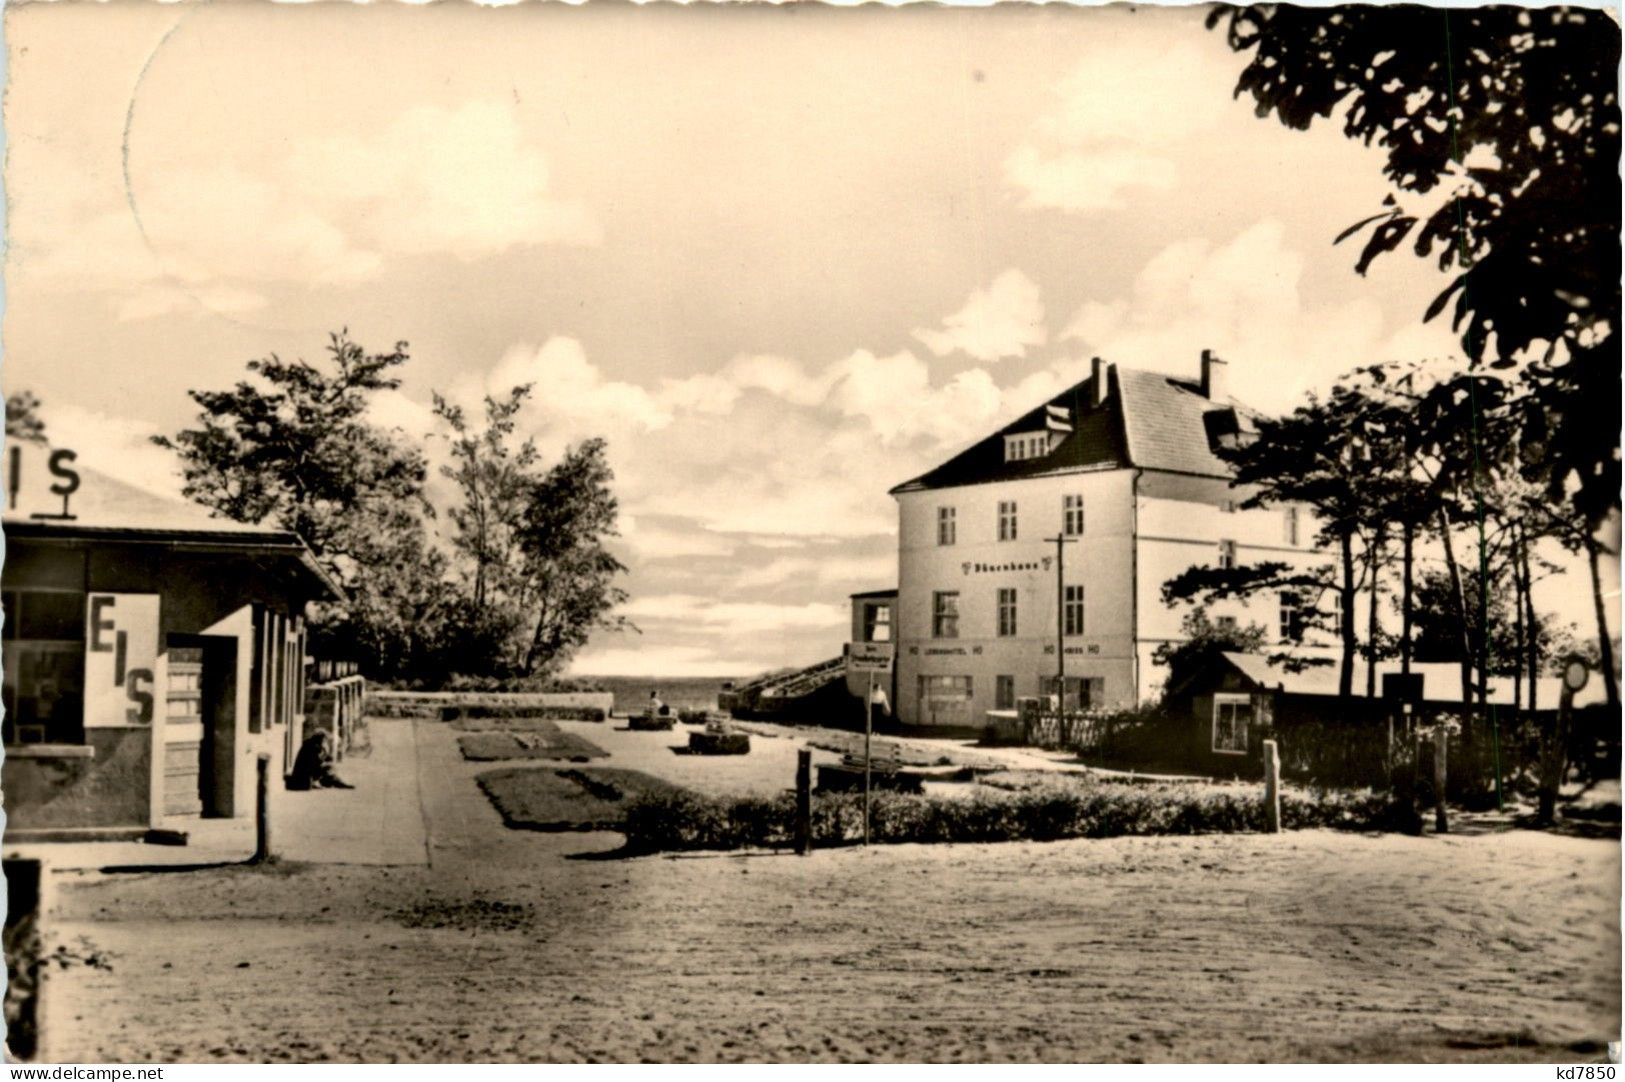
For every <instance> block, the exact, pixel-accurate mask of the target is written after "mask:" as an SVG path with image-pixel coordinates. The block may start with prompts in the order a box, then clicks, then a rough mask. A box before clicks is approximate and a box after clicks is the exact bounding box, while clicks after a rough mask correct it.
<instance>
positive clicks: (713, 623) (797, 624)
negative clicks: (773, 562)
mask: <svg viewBox="0 0 1625 1082" xmlns="http://www.w3.org/2000/svg"><path fill="white" fill-rule="evenodd" d="M617 611H619V612H620V614H621V615H623V616H626V617H627V618H629V619H630V620H632V622H633V623H642V622H654V621H665V620H669V621H674V622H678V623H681V624H683V625H685V626H689V627H693V626H696V625H699V626H708V627H713V628H726V629H728V630H730V631H733V632H735V633H737V634H740V635H749V634H755V633H759V632H768V631H784V630H789V629H812V630H824V629H836V630H839V629H841V628H844V627H845V626H846V625H847V623H848V621H849V620H850V614H849V612H848V611H847V609H846V608H845V607H843V606H840V605H827V604H823V603H819V602H812V603H809V604H806V605H772V604H767V603H765V602H759V601H717V600H715V599H713V598H708V597H699V596H697V595H694V594H659V595H655V596H650V597H635V598H633V599H632V600H630V601H628V602H627V603H626V604H625V605H622V606H621V607H620V609H619V610H617Z"/></svg>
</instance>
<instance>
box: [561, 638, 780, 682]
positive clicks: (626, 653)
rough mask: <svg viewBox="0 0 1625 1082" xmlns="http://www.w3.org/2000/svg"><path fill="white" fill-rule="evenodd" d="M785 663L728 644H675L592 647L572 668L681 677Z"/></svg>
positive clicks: (742, 673)
mask: <svg viewBox="0 0 1625 1082" xmlns="http://www.w3.org/2000/svg"><path fill="white" fill-rule="evenodd" d="M782 664H783V661H782V659H780V660H776V661H769V660H767V659H766V658H765V657H763V656H761V655H751V654H736V653H733V652H732V651H730V650H728V649H727V648H722V649H712V648H710V647H701V646H671V645H661V644H657V643H651V644H649V645H648V646H637V647H625V646H612V647H600V648H593V647H589V648H587V649H586V650H584V651H582V653H581V654H580V655H579V656H578V657H577V658H576V660H575V663H574V664H573V665H571V667H570V672H571V673H572V674H574V675H577V676H647V677H651V678H654V677H665V678H669V679H680V678H683V677H701V676H735V677H741V678H743V677H747V676H754V675H755V674H757V673H760V672H766V671H768V670H770V669H773V668H777V667H779V666H780V665H782Z"/></svg>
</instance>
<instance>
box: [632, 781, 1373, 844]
mask: <svg viewBox="0 0 1625 1082" xmlns="http://www.w3.org/2000/svg"><path fill="white" fill-rule="evenodd" d="M872 808H873V812H872V822H871V827H870V836H871V838H872V840H874V841H877V842H998V841H1022V840H1031V841H1055V840H1060V839H1063V838H1111V837H1120V836H1126V835H1157V834H1163V835H1166V834H1218V833H1238V832H1247V831H1258V830H1262V829H1264V825H1265V824H1264V807H1263V801H1262V800H1261V799H1260V798H1259V797H1258V796H1257V795H1250V794H1249V795H1244V794H1243V793H1240V792H1237V791H1235V790H1229V791H1213V790H1211V789H1210V790H1207V791H1204V790H1202V789H1200V788H1196V787H1192V786H1163V787H1158V788H1152V787H1131V786H1098V787H1095V786H1091V787H1088V788H1083V789H1078V788H1072V789H1061V788H1053V789H1029V790H1025V791H1021V792H1015V793H1009V792H993V791H989V790H982V791H978V792H977V793H975V794H974V795H971V796H969V797H962V798H961V797H939V796H925V795H917V794H903V793H891V792H877V793H875V794H874V795H873V800H872ZM794 817H795V798H794V796H793V795H791V794H784V795H781V796H775V797H709V796H704V795H701V794H699V793H693V792H688V791H682V792H676V793H664V794H656V795H652V796H647V797H640V798H638V799H636V800H634V801H632V802H631V803H630V804H629V805H628V807H627V809H626V817H625V821H624V824H623V826H622V830H623V831H624V832H625V834H626V838H627V847H628V848H629V849H632V850H634V851H638V852H661V851H674V850H684V849H742V848H782V847H786V846H789V845H791V844H792V831H793V829H794ZM1281 819H1282V825H1283V826H1284V827H1286V828H1288V829H1305V828H1313V827H1334V828H1341V829H1355V830H1368V829H1377V828H1383V827H1386V826H1388V825H1389V809H1388V800H1387V798H1386V797H1385V796H1383V795H1380V794H1371V793H1330V794H1324V795H1316V796H1302V795H1297V794H1283V796H1282V801H1281ZM812 835H813V844H814V845H815V846H821V847H830V846H838V845H850V844H853V843H855V842H857V841H858V840H860V839H861V838H862V836H863V798H862V796H861V795H859V794H849V793H829V794H823V793H821V794H817V795H815V796H814V798H813V805H812Z"/></svg>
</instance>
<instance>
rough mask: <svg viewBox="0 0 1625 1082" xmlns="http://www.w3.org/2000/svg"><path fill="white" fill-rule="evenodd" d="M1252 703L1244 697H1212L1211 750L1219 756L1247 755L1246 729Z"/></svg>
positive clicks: (1250, 719)
mask: <svg viewBox="0 0 1625 1082" xmlns="http://www.w3.org/2000/svg"><path fill="white" fill-rule="evenodd" d="M1252 720H1253V701H1252V699H1251V698H1250V697H1248V696H1246V695H1222V694H1221V695H1215V696H1213V750H1214V751H1215V752H1218V753H1219V754H1221V755H1246V754H1247V727H1248V726H1249V725H1251V724H1252Z"/></svg>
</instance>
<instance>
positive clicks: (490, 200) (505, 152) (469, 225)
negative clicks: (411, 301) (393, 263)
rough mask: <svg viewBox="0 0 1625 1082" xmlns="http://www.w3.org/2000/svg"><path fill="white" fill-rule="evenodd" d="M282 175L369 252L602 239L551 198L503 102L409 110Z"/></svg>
mask: <svg viewBox="0 0 1625 1082" xmlns="http://www.w3.org/2000/svg"><path fill="white" fill-rule="evenodd" d="M289 174H290V175H291V176H300V177H304V178H307V179H306V181H305V185H306V186H305V191H304V194H307V195H309V196H310V197H311V198H312V199H313V200H314V201H315V202H316V203H317V205H319V206H325V207H329V208H331V209H333V210H341V211H343V212H345V213H344V214H343V220H346V221H348V220H352V219H355V220H358V221H359V223H360V224H359V226H358V227H357V232H358V233H360V234H361V235H363V236H364V237H365V238H366V239H367V241H368V243H369V246H370V247H372V248H373V249H375V250H378V251H384V252H403V253H420V252H444V253H448V254H451V255H455V256H459V257H461V258H464V259H476V258H479V257H481V256H486V255H492V254H495V253H498V252H502V251H506V250H507V249H509V248H514V247H521V246H525V245H536V244H562V245H575V246H591V245H596V244H598V243H600V242H601V241H602V239H603V231H602V230H601V229H600V227H599V225H598V223H597V222H596V221H595V220H594V219H593V216H592V214H591V213H590V212H589V211H588V210H587V208H586V206H585V205H584V204H582V203H580V202H578V201H575V200H571V199H564V198H560V197H559V196H557V195H555V194H554V193H553V192H552V190H551V177H550V173H549V169H548V165H547V159H546V158H545V156H544V155H543V154H542V152H541V151H540V150H539V149H538V148H536V147H535V146H532V145H530V144H529V143H527V142H526V140H525V137H524V133H523V132H522V131H521V130H520V127H519V120H518V116H517V115H516V113H515V111H514V109H513V107H512V106H511V105H508V104H506V103H501V102H489V101H476V102H469V103H467V104H465V105H463V106H462V107H461V108H457V109H441V108H438V107H435V106H419V107H417V108H413V109H409V110H407V111H406V112H405V113H403V114H401V115H400V116H399V117H397V118H396V120H395V122H394V123H392V124H391V125H389V127H387V128H385V129H383V130H382V131H380V132H377V133H373V134H369V135H365V136H349V137H334V138H326V139H320V140H316V141H313V142H311V143H310V144H308V145H307V146H305V147H304V148H302V149H301V150H300V151H298V152H297V153H295V154H294V156H293V158H292V161H291V163H290V169H289ZM313 178H320V180H319V181H318V180H315V179H313Z"/></svg>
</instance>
